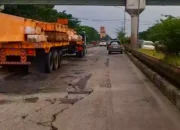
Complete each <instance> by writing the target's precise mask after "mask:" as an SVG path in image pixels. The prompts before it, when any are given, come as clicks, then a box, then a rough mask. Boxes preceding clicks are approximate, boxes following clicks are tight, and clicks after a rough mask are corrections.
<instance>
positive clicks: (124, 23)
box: [124, 10, 126, 34]
mask: <svg viewBox="0 0 180 130" xmlns="http://www.w3.org/2000/svg"><path fill="white" fill-rule="evenodd" d="M125 33H126V10H124V34H125Z"/></svg>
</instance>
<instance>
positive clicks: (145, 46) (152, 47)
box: [142, 45, 155, 50]
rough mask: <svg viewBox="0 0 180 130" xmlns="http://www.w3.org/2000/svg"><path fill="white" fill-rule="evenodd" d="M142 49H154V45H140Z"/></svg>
mask: <svg viewBox="0 0 180 130" xmlns="http://www.w3.org/2000/svg"><path fill="white" fill-rule="evenodd" d="M142 49H146V50H155V47H154V46H153V45H142Z"/></svg>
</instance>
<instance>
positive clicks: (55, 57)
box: [53, 50, 59, 70]
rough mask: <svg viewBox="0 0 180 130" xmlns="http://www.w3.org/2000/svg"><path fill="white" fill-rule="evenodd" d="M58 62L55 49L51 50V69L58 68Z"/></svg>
mask: <svg viewBox="0 0 180 130" xmlns="http://www.w3.org/2000/svg"><path fill="white" fill-rule="evenodd" d="M58 64H59V56H58V52H57V50H54V51H53V70H57V69H58Z"/></svg>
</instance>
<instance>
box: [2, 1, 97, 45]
mask: <svg viewBox="0 0 180 130" xmlns="http://www.w3.org/2000/svg"><path fill="white" fill-rule="evenodd" d="M2 13H6V14H11V15H16V16H20V17H25V18H30V19H34V20H39V21H44V22H56V21H57V19H58V18H66V19H68V27H69V28H72V29H75V30H76V31H77V32H78V33H81V32H82V31H85V32H86V35H87V40H88V43H90V42H92V41H96V40H99V34H98V31H97V30H96V29H95V28H93V27H90V26H83V25H82V24H81V21H80V20H79V19H78V18H76V17H74V16H73V15H72V14H68V13H67V12H66V11H65V10H64V11H62V12H58V11H57V10H56V9H54V5H14V4H13V5H5V9H4V10H3V11H2Z"/></svg>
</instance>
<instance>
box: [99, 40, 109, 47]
mask: <svg viewBox="0 0 180 130" xmlns="http://www.w3.org/2000/svg"><path fill="white" fill-rule="evenodd" d="M106 45H107V43H106V41H100V43H99V46H100V47H101V46H106Z"/></svg>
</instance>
